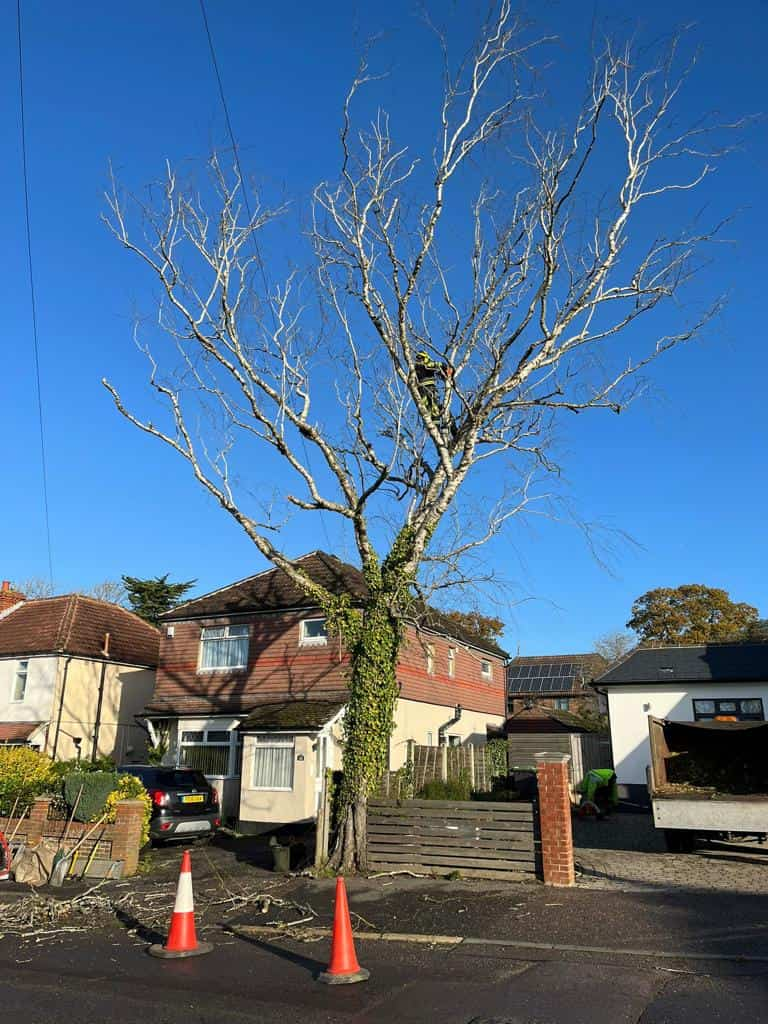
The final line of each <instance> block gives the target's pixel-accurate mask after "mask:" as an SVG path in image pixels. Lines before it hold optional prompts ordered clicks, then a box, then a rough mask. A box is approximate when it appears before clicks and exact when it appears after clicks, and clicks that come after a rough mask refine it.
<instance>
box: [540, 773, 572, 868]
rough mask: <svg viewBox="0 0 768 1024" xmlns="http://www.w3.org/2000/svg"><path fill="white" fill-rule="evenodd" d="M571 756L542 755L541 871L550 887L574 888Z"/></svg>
mask: <svg viewBox="0 0 768 1024" xmlns="http://www.w3.org/2000/svg"><path fill="white" fill-rule="evenodd" d="M569 760H570V757H569V755H568V754H556V753H552V754H550V753H539V754H537V755H536V774H537V777H538V790H539V827H540V831H541V868H542V875H543V879H544V882H545V883H546V884H547V885H573V884H574V882H575V880H576V876H575V871H574V864H573V833H572V831H571V800H570V795H569V792H568V762H569Z"/></svg>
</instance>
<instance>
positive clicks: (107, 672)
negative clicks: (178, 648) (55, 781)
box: [0, 582, 160, 761]
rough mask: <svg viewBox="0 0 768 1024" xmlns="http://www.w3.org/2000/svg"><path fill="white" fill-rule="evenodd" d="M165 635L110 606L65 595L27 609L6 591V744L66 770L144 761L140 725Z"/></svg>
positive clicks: (2, 637)
mask: <svg viewBox="0 0 768 1024" xmlns="http://www.w3.org/2000/svg"><path fill="white" fill-rule="evenodd" d="M159 641H160V634H159V631H158V630H157V629H155V628H154V626H150V625H149V624H148V623H146V622H144V620H143V619H140V618H139V617H138V616H137V615H134V614H133V613H132V612H129V611H126V609H125V608H120V607H119V606H118V605H115V604H110V603H108V602H106V601H97V600H95V599H94V598H91V597H84V596H83V595H81V594H66V595H64V596H61V597H49V598H44V599H42V600H31V601H27V600H25V598H24V595H23V594H20V593H17V592H15V591H13V590H11V588H10V585H9V584H8V583H7V582H4V583H3V584H2V589H0V743H6V744H17V745H29V746H32V747H35V748H37V749H38V750H41V751H42V752H43V753H46V754H49V755H50V756H51V757H54V758H58V759H60V760H67V759H69V758H74V757H81V756H82V757H83V758H91V757H93V756H94V755H95V756H97V757H102V756H107V757H112V758H114V759H115V760H118V761H119V760H123V759H124V758H125V757H129V756H130V757H132V759H134V760H138V759H139V758H140V757H141V756H143V755H144V753H145V751H146V742H147V733H146V729H145V728H143V727H142V726H140V725H139V724H138V723H137V721H136V716H137V715H138V714H139V713H140V712H142V711H143V709H144V707H145V705H146V703H147V701H148V700H149V699H150V697H151V696H152V690H153V687H154V681H155V667H156V665H157V655H158V648H159Z"/></svg>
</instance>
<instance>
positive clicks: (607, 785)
mask: <svg viewBox="0 0 768 1024" xmlns="http://www.w3.org/2000/svg"><path fill="white" fill-rule="evenodd" d="M576 788H577V789H578V791H579V792H580V793H582V794H583V796H584V800H589V801H590V802H592V803H594V801H595V794H596V793H597V791H598V789H607V790H608V800H609V802H610V803H612V804H617V803H618V802H619V788H618V786H617V785H616V772H615V771H614V770H613V768H591V769H590V770H589V771H588V772H587V774H586V775H585V776H584V778H583V779H582V780H581V782H580V783H579V784H578V786H577V787H576Z"/></svg>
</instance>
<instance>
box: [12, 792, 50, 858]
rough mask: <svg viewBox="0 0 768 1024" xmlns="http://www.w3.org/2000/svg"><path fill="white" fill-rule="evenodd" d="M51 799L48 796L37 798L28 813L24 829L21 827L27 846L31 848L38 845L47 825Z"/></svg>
mask: <svg viewBox="0 0 768 1024" xmlns="http://www.w3.org/2000/svg"><path fill="white" fill-rule="evenodd" d="M52 802H53V801H52V799H51V797H49V796H37V797H35V802H34V803H33V804H32V807H31V808H30V811H29V817H28V818H27V824H26V828H25V827H24V825H22V826H21V829H20V831H23V832H26V835H27V844H28V845H30V846H32V845H34V844H35V843H39V842H40V839H41V838H42V835H43V832H44V831H45V829H46V827H47V825H48V811H49V809H50V806H51V803H52Z"/></svg>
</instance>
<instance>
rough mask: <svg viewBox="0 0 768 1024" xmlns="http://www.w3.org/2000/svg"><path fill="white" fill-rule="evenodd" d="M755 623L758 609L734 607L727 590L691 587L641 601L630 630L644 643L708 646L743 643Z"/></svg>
mask: <svg viewBox="0 0 768 1024" xmlns="http://www.w3.org/2000/svg"><path fill="white" fill-rule="evenodd" d="M756 622H757V609H756V608H753V607H752V605H751V604H744V603H739V604H737V603H735V602H734V601H732V600H731V599H730V597H729V595H728V591H727V590H720V589H719V588H717V587H705V586H703V585H702V584H700V583H688V584H684V585H683V586H680V587H658V588H657V589H656V590H649V591H648V592H647V593H645V594H643V595H642V596H641V597H638V599H637V600H636V601H635V603H634V604H633V605H632V618H631V619H630V620H629V622H628V623H627V626H628V628H629V629H633V630H634V631H635V632H636V633H638V634H639V636H640V638H641V639H642V640H643V641H645V642H650V641H659V642H661V643H664V644H705V643H717V642H718V641H724V640H741V639H743V638H744V637H745V636H746V635H747V633H748V631H749V629H750V627H751V626H752V625H753V624H754V623H756Z"/></svg>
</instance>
